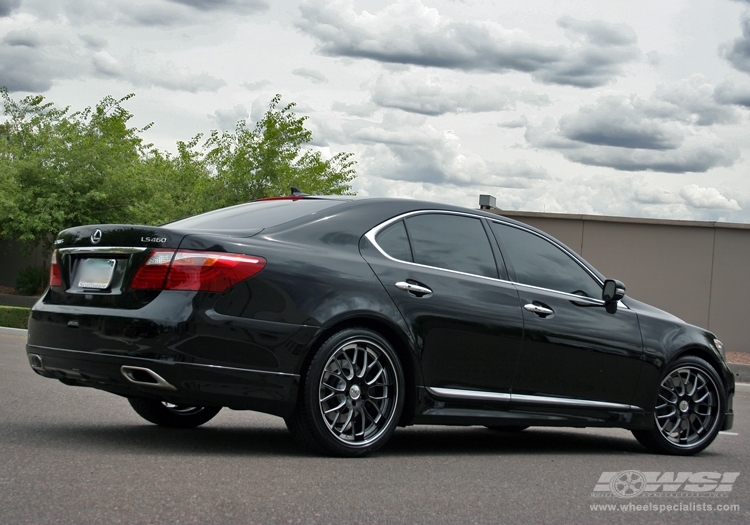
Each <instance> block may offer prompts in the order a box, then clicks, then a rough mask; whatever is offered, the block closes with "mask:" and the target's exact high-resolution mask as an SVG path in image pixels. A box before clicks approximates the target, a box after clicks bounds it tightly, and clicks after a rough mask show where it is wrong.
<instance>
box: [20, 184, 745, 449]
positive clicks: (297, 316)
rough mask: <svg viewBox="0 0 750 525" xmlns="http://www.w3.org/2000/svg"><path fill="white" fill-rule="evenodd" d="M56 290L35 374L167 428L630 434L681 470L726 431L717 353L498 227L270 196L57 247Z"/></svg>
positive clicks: (372, 436) (78, 232) (342, 442)
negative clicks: (256, 421)
mask: <svg viewBox="0 0 750 525" xmlns="http://www.w3.org/2000/svg"><path fill="white" fill-rule="evenodd" d="M50 274H51V275H50V287H49V289H48V290H47V292H46V293H45V295H44V296H43V297H42V299H41V300H40V301H39V302H38V303H37V304H36V306H34V308H33V310H32V312H31V318H30V320H29V331H28V345H27V353H28V358H29V362H30V364H31V367H32V368H33V369H34V371H36V372H37V373H38V374H40V375H42V376H45V377H49V378H54V379H58V380H60V381H62V382H63V383H65V384H68V385H77V386H87V387H93V388H98V389H101V390H105V391H107V392H111V393H113V394H117V395H120V396H125V397H127V398H128V399H129V401H130V404H131V405H132V407H133V408H134V409H135V411H136V412H137V413H138V414H139V415H141V416H142V417H143V418H145V419H146V420H148V421H150V422H152V423H155V424H158V425H165V426H170V427H182V428H190V427H195V426H198V425H201V424H203V423H205V422H207V421H209V420H210V419H211V418H212V417H214V416H215V415H216V414H217V413H218V412H219V410H220V409H221V408H222V407H229V408H231V409H235V410H256V411H260V412H266V413H269V414H274V415H277V416H280V417H283V418H284V420H285V421H286V424H287V426H288V427H289V429H290V430H291V431H292V433H293V434H294V436H295V437H296V439H297V441H298V442H299V443H300V444H302V445H303V446H305V447H306V448H308V449H309V450H311V451H314V452H317V453H321V454H327V455H339V456H361V455H364V454H367V453H370V452H372V451H374V450H376V449H378V448H380V447H382V446H383V445H384V444H385V443H386V442H387V441H388V438H389V437H390V436H391V434H392V433H393V431H394V429H395V428H396V427H397V426H404V425H413V424H436V425H483V426H486V427H488V428H489V429H492V430H495V431H499V432H503V431H508V432H509V431H522V430H523V429H525V428H527V427H529V426H532V425H535V426H541V425H544V426H571V427H623V428H627V429H631V430H632V432H633V434H634V435H635V437H636V438H637V439H638V441H640V442H641V443H642V444H643V445H645V446H646V447H648V448H649V449H651V450H653V451H655V452H659V453H668V454H681V455H690V454H695V453H697V452H700V451H701V450H703V449H704V448H705V447H707V446H708V445H709V444H710V443H711V442H712V441H713V440H714V438H715V437H716V435H717V434H718V432H719V431H720V430H722V429H724V430H726V429H729V428H731V426H732V419H733V412H732V396H733V394H734V379H733V376H732V374H731V372H730V371H729V369H728V368H727V365H726V361H725V356H724V349H723V347H722V345H721V343H720V342H719V341H718V340H717V338H716V337H715V336H714V334H712V333H710V332H708V331H706V330H703V329H701V328H697V327H694V326H691V325H688V324H686V323H684V322H682V321H680V320H679V319H677V318H676V317H673V316H671V315H669V314H667V313H665V312H663V311H661V310H658V309H656V308H653V307H651V306H648V305H646V304H643V303H641V302H639V301H636V300H635V299H631V298H630V297H626V296H625V287H624V286H623V284H622V283H620V282H619V281H616V280H611V279H605V278H604V276H602V275H601V274H600V273H599V272H597V271H596V269H594V268H593V267H592V266H591V265H589V264H588V263H587V262H586V261H584V260H583V259H581V258H580V257H578V256H577V255H576V254H575V253H573V252H572V251H571V250H570V249H568V248H567V247H565V246H564V245H563V244H561V243H560V242H558V241H556V240H555V239H553V238H551V237H549V236H548V235H546V234H544V233H543V232H540V231H539V230H536V229H534V228H531V227H529V226H526V225H524V224H522V223H519V222H515V221H513V220H510V219H506V218H504V217H501V216H498V215H494V214H490V213H485V212H481V211H475V210H470V209H464V208H459V207H454V206H447V205H442V204H435V203H428V202H417V201H410V200H399V199H360V198H355V197H309V196H299V195H295V196H290V197H280V198H273V199H266V200H261V201H256V202H251V203H248V204H242V205H239V206H234V207H230V208H224V209H221V210H216V211H212V212H209V213H205V214H202V215H198V216H195V217H190V218H187V219H183V220H179V221H176V222H173V223H170V224H167V225H164V226H161V227H151V226H132V225H92V226H81V227H77V228H71V229H68V230H65V231H63V232H61V233H60V234H59V236H58V237H57V240H56V241H55V250H54V253H53V254H52V260H51V271H50Z"/></svg>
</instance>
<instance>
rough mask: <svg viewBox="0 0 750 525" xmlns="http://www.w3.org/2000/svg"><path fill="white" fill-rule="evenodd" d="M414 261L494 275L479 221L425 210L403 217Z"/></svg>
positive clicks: (495, 271) (493, 261) (490, 249)
mask: <svg viewBox="0 0 750 525" xmlns="http://www.w3.org/2000/svg"><path fill="white" fill-rule="evenodd" d="M404 223H405V225H406V232H407V235H408V238H409V240H410V241H411V249H412V253H413V255H414V262H415V263H418V264H424V265H427V266H434V267H437V268H445V269H448V270H455V271H457V272H464V273H470V274H473V275H481V276H484V277H494V278H497V275H498V274H497V265H496V263H495V257H494V255H493V253H492V247H491V245H490V243H489V239H488V238H487V234H486V232H485V229H484V226H482V221H481V220H480V219H476V218H473V217H465V216H461V215H450V214H440V213H427V214H423V215H416V216H412V217H408V218H406V219H405V220H404Z"/></svg>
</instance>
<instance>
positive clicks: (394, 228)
mask: <svg viewBox="0 0 750 525" xmlns="http://www.w3.org/2000/svg"><path fill="white" fill-rule="evenodd" d="M375 240H376V241H377V243H378V246H380V247H381V248H382V249H383V251H384V252H385V253H387V254H388V255H390V256H391V257H393V258H394V259H398V260H400V261H409V262H413V261H414V259H413V258H412V256H411V247H410V246H409V238H408V237H407V236H406V228H404V221H398V222H394V223H393V224H391V225H390V226H388V227H387V228H385V229H384V230H381V231H380V232H379V233H378V236H377V237H375Z"/></svg>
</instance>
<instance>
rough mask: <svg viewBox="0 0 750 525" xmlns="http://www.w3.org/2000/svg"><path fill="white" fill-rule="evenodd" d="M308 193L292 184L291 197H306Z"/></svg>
mask: <svg viewBox="0 0 750 525" xmlns="http://www.w3.org/2000/svg"><path fill="white" fill-rule="evenodd" d="M308 195H309V194H308V193H305V192H303V191H302V190H300V189H299V188H298V187H296V186H292V197H307V196H308Z"/></svg>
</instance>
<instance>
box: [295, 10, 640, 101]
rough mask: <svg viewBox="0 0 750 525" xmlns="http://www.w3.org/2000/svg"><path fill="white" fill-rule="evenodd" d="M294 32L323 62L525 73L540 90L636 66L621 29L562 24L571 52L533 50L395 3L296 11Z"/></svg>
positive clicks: (516, 38)
mask: <svg viewBox="0 0 750 525" xmlns="http://www.w3.org/2000/svg"><path fill="white" fill-rule="evenodd" d="M300 11H301V14H302V16H301V18H300V20H299V21H298V23H297V25H298V27H299V28H300V29H302V30H303V31H305V32H306V33H308V34H310V35H312V36H313V37H315V38H316V39H317V40H318V42H319V51H320V52H321V53H322V54H324V55H328V56H337V57H350V58H360V59H370V60H375V61H379V62H383V63H395V64H411V65H416V66H425V67H437V68H446V69H453V70H462V71H482V72H492V73H503V72H509V71H517V72H524V73H529V74H531V76H532V77H533V78H534V79H536V80H537V81H539V82H543V83H546V84H561V85H570V86H577V87H584V88H589V87H596V86H602V85H605V84H608V83H610V82H613V81H614V80H615V79H616V78H617V77H619V76H622V75H623V74H624V66H625V65H626V64H629V63H633V62H635V61H638V60H640V59H641V58H642V54H641V52H640V50H639V49H638V47H637V38H636V34H635V32H634V31H633V29H632V28H630V27H628V26H626V25H624V24H613V23H608V22H603V21H581V20H576V19H574V18H572V17H569V16H566V17H562V18H560V20H559V21H558V25H559V26H560V27H561V28H562V29H563V30H564V31H565V34H566V35H567V36H568V37H569V38H570V40H571V41H572V44H568V45H558V44H552V43H543V42H539V41H538V40H536V39H533V38H530V37H525V36H523V35H519V34H518V33H517V32H512V31H508V30H506V29H504V28H503V27H502V26H501V25H500V24H498V23H495V22H491V21H487V20H476V21H460V22H459V21H454V20H452V19H450V18H448V17H446V16H443V15H441V14H440V13H439V12H438V10H437V9H434V8H430V7H427V6H425V5H423V4H422V2H421V1H420V0H404V1H402V2H395V3H392V4H390V5H388V6H387V7H385V8H383V9H382V10H380V11H378V12H377V13H375V14H371V13H369V12H367V11H362V12H360V13H357V12H356V11H355V9H354V4H353V2H352V0H335V1H331V0H319V1H308V2H303V3H302V4H301V5H300Z"/></svg>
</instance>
